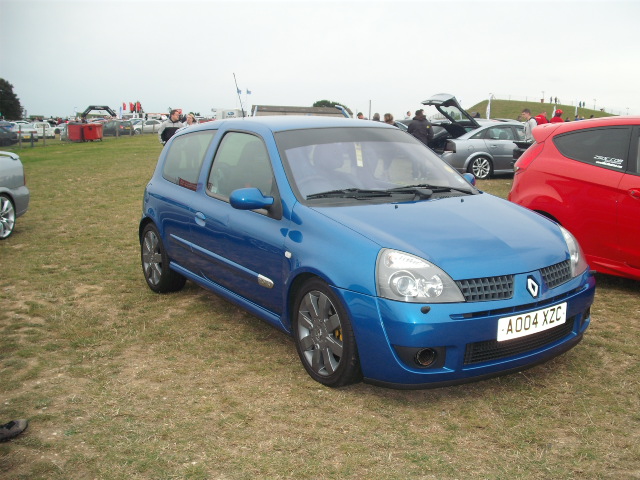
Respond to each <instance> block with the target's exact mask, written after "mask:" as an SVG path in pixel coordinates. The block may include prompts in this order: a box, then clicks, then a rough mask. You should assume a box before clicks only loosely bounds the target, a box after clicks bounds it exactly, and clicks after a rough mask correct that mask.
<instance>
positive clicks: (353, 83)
mask: <svg viewBox="0 0 640 480" xmlns="http://www.w3.org/2000/svg"><path fill="white" fill-rule="evenodd" d="M638 19H640V2H638V1H634V0H629V1H621V0H608V1H604V0H603V1H597V2H589V1H568V0H564V1H563V0H556V1H549V2H547V1H541V0H536V1H528V0H520V1H518V0H509V1H483V0H475V1H455V0H448V1H436V0H434V1H413V2H405V1H399V0H393V1H378V2H376V1H355V0H354V1H348V0H342V1H340V2H330V1H304V0H298V1H291V2H275V1H269V0H263V1H254V2H249V1H242V0H235V1H213V0H211V1H205V0H202V1H189V0H173V1H170V2H165V1H158V0H126V1H117V0H111V1H100V0H82V1H65V0H48V1H36V0H0V41H1V42H2V43H1V44H2V49H1V50H0V78H4V79H5V80H7V81H8V82H9V83H11V84H12V85H13V87H14V93H16V94H17V96H18V98H19V99H20V101H21V103H22V105H23V107H25V108H26V109H27V111H28V114H30V115H44V116H49V115H53V116H68V115H72V114H73V113H74V111H76V110H77V111H82V110H84V109H85V108H86V107H87V106H89V105H109V106H111V107H112V108H113V109H114V110H116V111H117V109H118V107H120V106H122V103H123V102H126V104H127V105H128V104H129V102H132V101H136V100H139V101H140V102H141V104H142V107H143V108H144V109H145V110H146V111H147V112H166V111H167V109H168V108H170V107H172V108H182V109H184V110H186V111H195V112H200V113H201V114H203V115H206V114H209V113H210V112H211V109H212V108H214V109H215V108H218V109H224V108H239V106H240V103H239V100H238V95H237V93H236V86H235V83H234V74H235V76H236V79H237V83H238V87H239V88H240V89H241V90H242V96H241V99H242V102H243V105H244V107H245V109H246V108H247V107H250V106H251V105H255V104H258V105H290V106H311V105H312V104H313V102H315V101H317V100H322V99H327V100H333V101H338V102H341V103H343V104H345V105H347V106H348V107H349V108H351V109H352V110H359V111H363V112H364V113H365V115H367V116H368V115H369V103H370V102H371V113H373V112H379V113H381V114H383V113H387V112H390V113H392V114H393V115H394V116H396V117H402V116H403V115H404V113H405V112H406V111H407V110H411V111H413V110H415V109H416V108H418V107H419V106H420V102H421V101H422V100H424V99H426V98H428V97H430V96H431V95H434V94H436V93H443V92H446V93H451V94H453V95H455V96H456V97H457V98H458V99H459V100H460V102H461V103H462V105H463V107H465V108H469V107H471V106H473V105H474V104H475V103H477V102H479V101H482V100H485V99H487V98H488V97H489V95H490V94H491V93H493V94H494V95H495V96H496V97H497V98H505V99H512V100H525V99H529V100H533V99H537V100H539V99H540V98H541V97H542V94H543V92H544V96H545V98H546V99H547V101H548V99H549V97H551V96H553V97H558V100H559V101H561V102H562V103H568V104H570V103H572V102H573V104H575V103H576V102H578V101H584V102H585V103H586V104H587V106H588V107H589V108H592V107H593V106H594V105H596V106H597V108H605V109H606V110H607V111H611V110H614V111H615V112H614V113H618V114H626V113H627V111H628V112H629V113H630V114H640V89H638V87H637V83H636V82H637V79H638V78H640V62H639V61H638V58H639V52H640V36H639V35H638V34H637V28H638ZM247 90H249V91H251V94H250V95H247V94H246V91H247ZM550 113H551V112H549V114H550Z"/></svg>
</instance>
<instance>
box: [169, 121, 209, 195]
mask: <svg viewBox="0 0 640 480" xmlns="http://www.w3.org/2000/svg"><path fill="white" fill-rule="evenodd" d="M216 133H217V130H206V131H202V132H193V133H189V134H187V135H181V136H179V137H176V138H175V139H174V140H173V143H172V144H171V149H170V150H169V152H168V153H167V158H166V160H165V162H164V168H163V170H162V176H163V177H164V178H165V179H166V180H168V181H169V182H172V183H175V184H177V185H180V186H181V187H185V188H188V189H189V190H195V189H196V187H197V185H198V176H199V175H200V168H201V167H202V162H203V161H204V156H205V154H206V152H207V150H208V148H209V145H210V144H211V141H212V140H213V137H215V135H216Z"/></svg>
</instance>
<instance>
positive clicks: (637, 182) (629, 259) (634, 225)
mask: <svg viewBox="0 0 640 480" xmlns="http://www.w3.org/2000/svg"><path fill="white" fill-rule="evenodd" d="M619 192H620V195H619V199H620V200H619V203H618V211H617V220H618V221H617V228H618V241H619V245H620V252H621V257H622V261H623V262H624V263H626V264H628V265H630V266H632V267H634V268H640V127H634V129H633V133H632V135H631V147H630V149H629V159H628V163H627V172H626V174H625V175H623V176H622V179H621V181H620V187H619Z"/></svg>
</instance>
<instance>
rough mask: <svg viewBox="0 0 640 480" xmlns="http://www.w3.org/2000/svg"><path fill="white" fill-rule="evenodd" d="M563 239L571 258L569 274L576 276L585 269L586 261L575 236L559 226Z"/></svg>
mask: <svg viewBox="0 0 640 480" xmlns="http://www.w3.org/2000/svg"><path fill="white" fill-rule="evenodd" d="M560 231H561V232H562V236H563V237H564V241H565V242H567V248H568V249H569V259H570V260H571V276H572V277H577V276H578V275H580V274H581V273H582V272H584V271H585V270H586V269H587V261H586V260H585V259H584V254H583V253H582V249H581V248H580V244H579V243H578V241H577V240H576V238H575V237H574V236H573V235H571V233H570V232H569V230H567V229H566V228H564V227H560Z"/></svg>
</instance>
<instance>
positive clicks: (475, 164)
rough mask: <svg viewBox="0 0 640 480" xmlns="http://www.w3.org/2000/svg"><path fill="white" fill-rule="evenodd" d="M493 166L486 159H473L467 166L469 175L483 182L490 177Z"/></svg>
mask: <svg viewBox="0 0 640 480" xmlns="http://www.w3.org/2000/svg"><path fill="white" fill-rule="evenodd" d="M492 172H493V165H492V164H491V160H490V159H488V158H487V157H477V158H474V159H473V160H472V161H471V163H470V164H469V173H473V175H474V176H475V177H476V178H479V179H480V180H485V179H487V178H489V177H490V176H491V173H492Z"/></svg>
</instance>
